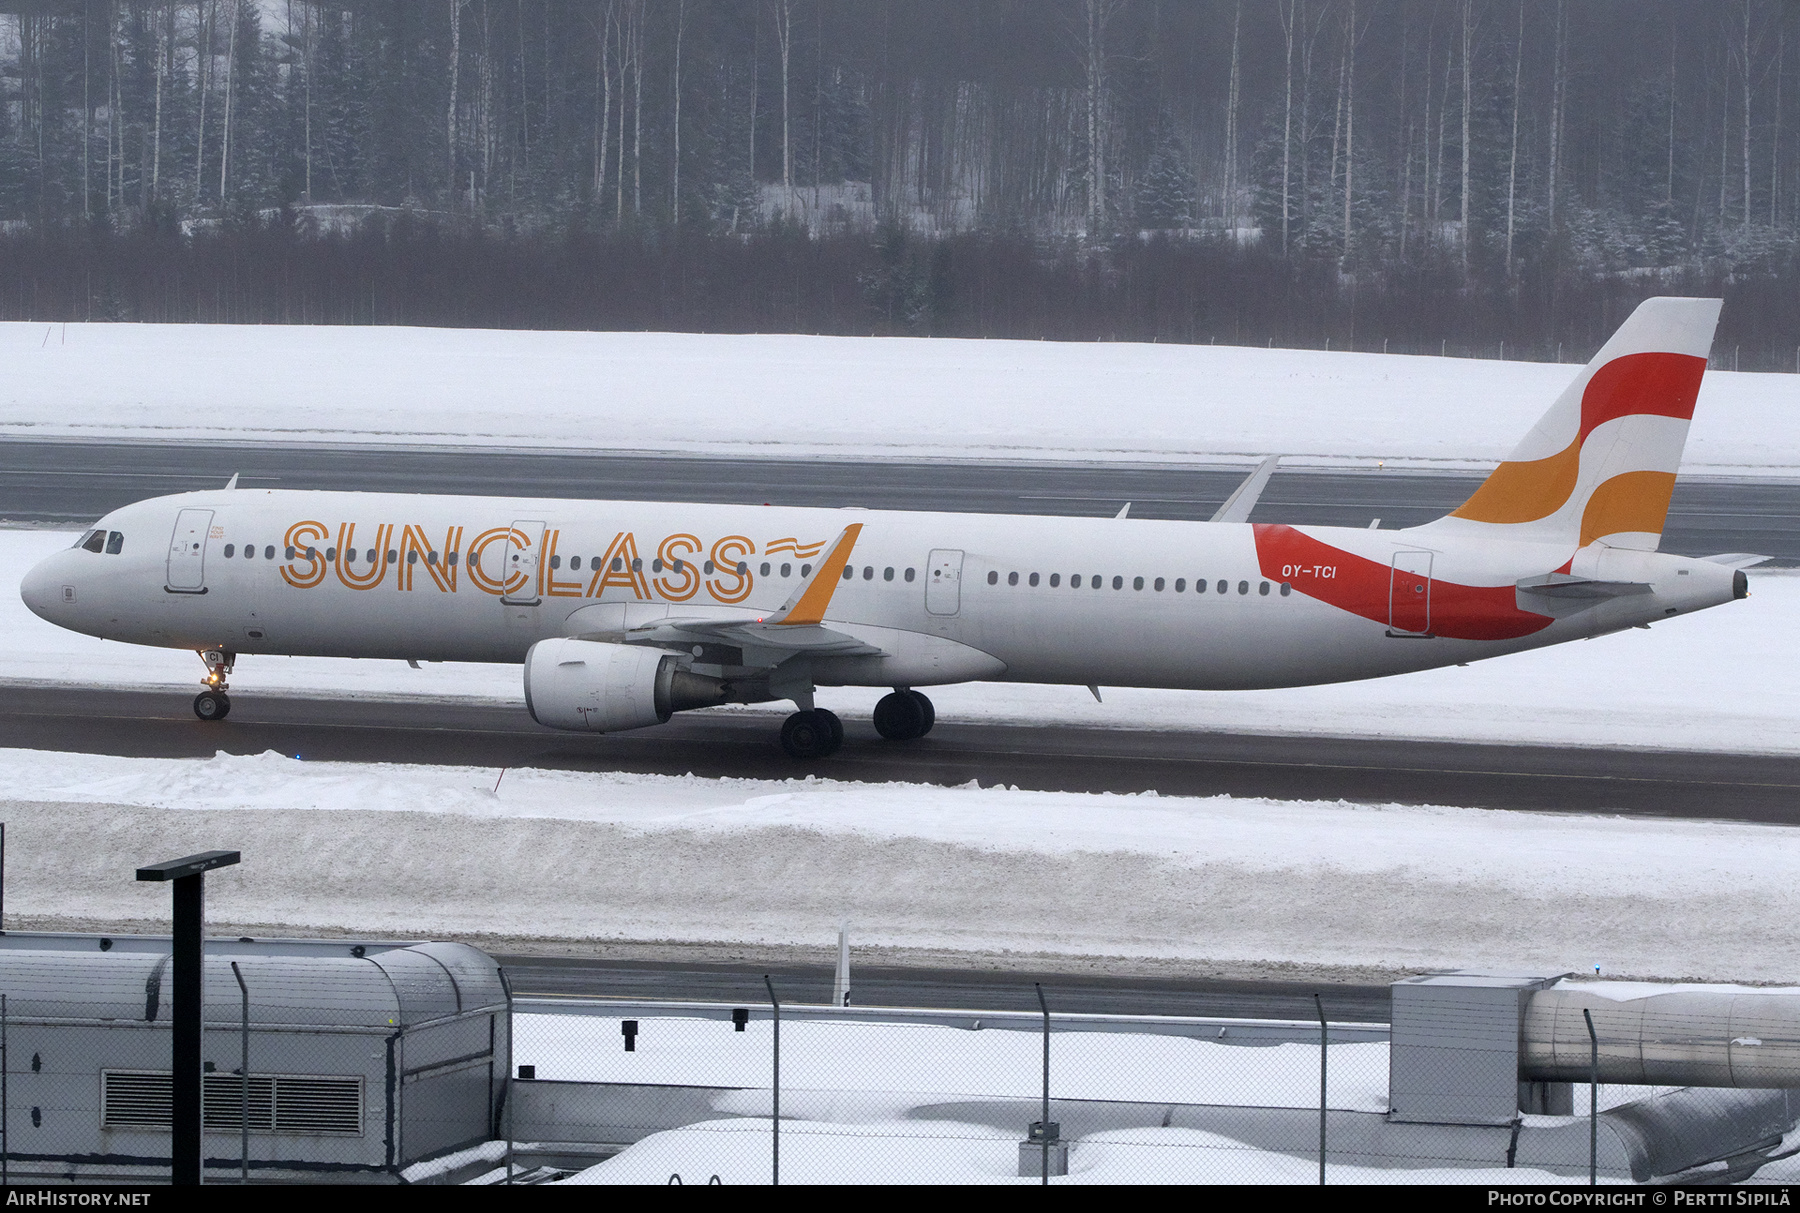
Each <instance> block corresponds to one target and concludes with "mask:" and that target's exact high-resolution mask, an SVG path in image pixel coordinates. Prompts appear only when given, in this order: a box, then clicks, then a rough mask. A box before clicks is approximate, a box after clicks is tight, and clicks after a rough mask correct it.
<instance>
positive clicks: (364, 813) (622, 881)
mask: <svg viewBox="0 0 1800 1213" xmlns="http://www.w3.org/2000/svg"><path fill="white" fill-rule="evenodd" d="M495 774H496V773H495V772H493V771H490V770H480V769H472V768H463V767H422V766H403V765H398V764H390V765H358V764H338V763H313V762H301V761H296V760H295V759H292V758H284V757H281V756H279V755H272V754H269V755H261V756H252V757H231V756H227V755H220V756H218V757H216V758H213V759H206V760H195V759H138V758H109V757H93V756H84V755H77V754H60V753H58V754H49V753H39V752H32V751H21V750H5V751H0V787H5V788H6V789H8V792H7V797H8V799H7V800H6V801H0V814H4V820H6V821H7V822H8V825H9V827H10V828H9V830H8V831H7V833H8V843H9V846H10V848H11V849H12V851H13V857H12V858H13V862H12V865H11V867H10V870H9V873H8V876H9V885H10V887H9V889H8V906H9V909H11V910H12V912H13V914H14V915H15V916H23V917H24V918H25V919H27V920H29V921H32V922H40V923H41V922H46V921H64V922H67V921H75V920H81V921H88V922H121V921H140V922H145V923H155V924H160V923H162V922H163V921H165V916H166V914H167V895H166V894H162V893H158V892H157V890H156V889H155V888H154V887H153V886H148V885H142V884H138V883H136V882H134V881H132V880H131V879H130V872H131V870H132V869H133V868H134V867H135V866H136V865H137V864H139V863H141V862H143V861H144V859H145V857H146V856H150V855H152V854H179V853H185V852H184V851H183V848H186V850H187V851H200V850H205V849H207V848H210V847H217V846H223V845H229V846H231V847H234V848H238V849H241V850H242V851H243V852H244V855H245V861H244V863H243V865H242V866H240V867H237V868H233V869H232V870H231V871H230V872H229V873H227V874H225V875H223V876H221V877H220V878H219V879H218V880H216V881H214V882H212V883H211V885H210V886H209V889H208V896H209V899H210V906H209V910H210V913H211V914H212V915H213V918H214V921H216V922H218V923H220V924H246V925H251V926H254V925H255V924H276V925H278V926H279V927H280V928H281V929H283V930H287V931H289V932H301V933H308V932H316V931H349V932H357V933H369V934H376V933H386V934H400V935H469V936H500V937H508V938H519V937H521V936H541V937H552V938H563V939H598V940H627V941H669V940H679V941H692V942H724V943H729V944H746V945H772V946H781V947H789V948H804V947H812V946H816V947H817V948H818V959H819V963H820V964H821V966H828V965H829V961H830V957H831V952H832V943H833V941H834V940H835V937H836V928H837V924H838V922H839V921H840V920H841V919H843V918H846V917H847V918H850V919H851V920H853V922H854V923H855V924H856V926H855V928H854V931H853V939H854V942H855V944H856V946H857V947H858V948H863V947H884V948H919V949H931V950H936V951H944V950H949V951H964V952H980V953H989V952H1003V951H1012V952H1018V953H1048V954H1052V955H1057V956H1068V957H1075V956H1107V957H1137V958H1165V959H1167V958H1172V959H1175V960H1179V961H1208V962H1213V961H1216V962H1221V963H1224V962H1233V963H1236V962H1245V963H1251V964H1258V963H1262V962H1268V961H1276V962H1292V963H1296V964H1302V965H1329V966H1366V967H1374V968H1381V969H1388V970H1396V969H1414V970H1416V969H1421V968H1435V967H1460V966H1465V965H1470V964H1486V965H1495V966H1500V967H1502V968H1505V969H1508V970H1511V969H1521V970H1527V971H1534V972H1568V971H1574V972H1587V971H1591V969H1592V967H1593V966H1594V965H1600V966H1601V969H1602V972H1603V973H1605V974H1607V975H1609V976H1610V975H1613V974H1620V975H1624V974H1636V975H1640V976H1645V977H1657V978H1687V979H1693V980H1703V981H1718V980H1723V981H1771V980H1791V979H1792V975H1793V973H1794V972H1795V971H1796V970H1797V969H1800V930H1797V929H1796V928H1797V927H1800V847H1797V846H1796V845H1795V840H1796V839H1797V838H1800V833H1796V831H1795V830H1794V829H1792V828H1789V827H1782V826H1761V825H1751V824H1738V823H1720V822H1686V821H1668V820H1658V819H1649V818H1646V819H1620V818H1606V817H1585V816H1578V815H1573V814H1537V813H1524V812H1512V813H1492V812H1486V811H1482V810H1474V809H1455V808H1413V807H1394V806H1366V805H1350V804H1341V803H1283V802H1278V801H1268V800H1249V799H1233V798H1230V797H1214V798H1207V799H1190V798H1178V797H1155V796H1148V795H1146V796H1110V795H1084V794H1071V793H1048V792H1018V791H1010V790H1007V789H1001V788H975V787H968V786H965V787H960V788H940V787H929V786H919V785H908V784H880V785H865V784H856V783H840V782H835V781H830V780H820V779H814V778H807V779H796V780H788V781H755V780H715V779H699V778H695V777H692V776H688V777H666V776H648V775H631V774H618V773H589V772H570V771H536V770H515V771H512V772H510V773H508V775H507V776H506V779H505V780H504V782H503V783H502V784H501V786H500V789H499V792H498V794H495V793H494V792H493V790H492V789H493V785H494V775H495ZM221 929H224V927H223V925H222V927H221ZM250 933H265V932H264V931H263V930H262V928H261V927H258V928H257V929H256V930H255V931H252V932H250ZM747 980H748V979H747ZM750 985H751V987H752V988H751V989H750V991H749V992H750V993H754V990H755V989H760V986H758V985H756V983H754V982H753V981H752V982H750ZM747 996H748V994H747Z"/></svg>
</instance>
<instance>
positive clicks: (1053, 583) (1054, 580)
mask: <svg viewBox="0 0 1800 1213" xmlns="http://www.w3.org/2000/svg"><path fill="white" fill-rule="evenodd" d="M1061 584H1062V574H1061V573H1052V574H1050V588H1051V589H1053V590H1054V589H1055V588H1056V587H1057V586H1059V585H1061Z"/></svg>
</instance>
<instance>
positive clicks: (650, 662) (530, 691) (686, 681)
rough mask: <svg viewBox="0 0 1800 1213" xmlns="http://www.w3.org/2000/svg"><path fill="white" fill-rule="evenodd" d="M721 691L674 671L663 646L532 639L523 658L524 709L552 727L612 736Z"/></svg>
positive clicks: (721, 698)
mask: <svg viewBox="0 0 1800 1213" xmlns="http://www.w3.org/2000/svg"><path fill="white" fill-rule="evenodd" d="M726 696H727V688H726V686H725V684H724V683H723V682H721V681H720V680H719V679H717V678H707V677H704V676H702V675H698V674H694V673H691V672H689V671H687V670H684V669H682V668H681V659H680V658H678V657H677V656H676V655H675V654H673V653H670V652H668V651H667V650H664V649H652V648H645V647H643V646H641V645H631V644H607V643H605V642H603V641H597V640H571V639H567V638H560V637H559V638H557V639H555V640H540V641H538V642H537V643H536V644H534V645H532V646H531V651H530V652H529V653H527V654H525V706H526V708H528V709H529V710H530V712H531V718H532V719H533V720H535V721H537V722H538V723H539V724H541V725H547V726H549V727H550V728H553V729H569V730H572V731H576V732H584V733H617V732H620V731H622V730H625V729H641V728H644V727H645V726H646V725H652V724H665V723H667V722H668V719H669V717H670V716H672V715H673V714H675V713H676V712H681V711H685V710H687V709H689V708H703V707H711V706H713V705H714V704H719V703H724V702H725V700H726Z"/></svg>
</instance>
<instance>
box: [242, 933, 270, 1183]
mask: <svg viewBox="0 0 1800 1213" xmlns="http://www.w3.org/2000/svg"><path fill="white" fill-rule="evenodd" d="M231 975H232V976H233V977H235V978H237V983H238V993H239V994H241V995H242V996H243V1006H244V1015H243V1027H242V1030H241V1031H242V1035H241V1036H240V1037H239V1040H238V1053H239V1058H238V1075H239V1077H240V1079H241V1086H240V1094H241V1095H242V1096H243V1101H242V1103H241V1104H240V1105H239V1107H238V1182H239V1183H243V1184H247V1183H249V1182H250V987H249V986H247V985H245V984H244V975H243V973H241V972H240V971H239V970H238V963H237V961H235V960H234V961H232V962H231ZM270 1127H271V1128H273V1127H274V1126H273V1125H271V1126H270Z"/></svg>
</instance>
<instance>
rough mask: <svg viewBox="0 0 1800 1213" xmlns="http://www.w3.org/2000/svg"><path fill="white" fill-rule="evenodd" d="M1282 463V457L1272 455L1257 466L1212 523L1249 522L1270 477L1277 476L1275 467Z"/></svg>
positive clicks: (1228, 498) (1226, 501)
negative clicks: (1251, 512)
mask: <svg viewBox="0 0 1800 1213" xmlns="http://www.w3.org/2000/svg"><path fill="white" fill-rule="evenodd" d="M1280 462H1281V456H1280V455H1270V456H1269V457H1268V458H1267V459H1265V460H1263V461H1262V462H1261V463H1259V464H1257V465H1256V470H1255V471H1254V472H1251V473H1250V474H1249V475H1248V476H1246V477H1244V483H1242V484H1240V485H1238V487H1237V492H1235V493H1233V494H1232V495H1231V496H1229V497H1227V498H1226V499H1225V504H1224V505H1222V506H1220V507H1219V509H1218V512H1217V513H1215V514H1214V515H1213V516H1212V519H1211V521H1213V522H1249V521H1250V511H1251V510H1253V509H1255V508H1256V503H1257V502H1258V501H1259V500H1261V498H1262V495H1263V489H1265V488H1267V487H1268V484H1269V477H1271V476H1273V475H1274V474H1275V465H1276V464H1278V463H1280Z"/></svg>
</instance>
